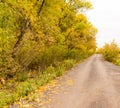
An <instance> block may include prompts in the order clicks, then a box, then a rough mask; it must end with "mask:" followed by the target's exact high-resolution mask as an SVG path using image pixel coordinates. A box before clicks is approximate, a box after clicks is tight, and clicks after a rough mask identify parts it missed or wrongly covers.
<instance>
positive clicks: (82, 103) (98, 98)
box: [28, 54, 120, 108]
mask: <svg viewBox="0 0 120 108" xmlns="http://www.w3.org/2000/svg"><path fill="white" fill-rule="evenodd" d="M42 100H44V101H45V103H44V104H41V103H42V101H38V102H34V103H31V104H30V103H29V106H28V108H120V67H118V66H116V65H113V64H111V63H109V62H107V61H105V60H104V59H103V57H102V55H99V54H95V55H93V56H91V57H90V58H88V59H87V60H86V61H84V62H83V63H81V64H79V65H77V66H76V67H75V68H72V69H71V70H70V71H69V72H68V73H67V74H66V75H65V76H63V77H61V78H59V80H57V81H56V86H54V87H52V88H51V89H49V90H46V91H44V97H43V99H42Z"/></svg>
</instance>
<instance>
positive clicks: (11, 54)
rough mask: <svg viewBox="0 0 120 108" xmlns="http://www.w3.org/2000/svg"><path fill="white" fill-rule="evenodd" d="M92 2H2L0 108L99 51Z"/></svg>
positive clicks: (57, 0)
mask: <svg viewBox="0 0 120 108" xmlns="http://www.w3.org/2000/svg"><path fill="white" fill-rule="evenodd" d="M91 8H92V5H91V3H90V2H89V1H87V0H85V1H84V0H67V1H65V0H51V1H50V0H32V1H30V0H24V1H23V0H1V1H0V107H3V106H5V105H9V104H12V103H14V102H15V101H18V100H19V99H20V97H24V96H26V95H28V93H29V92H31V91H34V90H35V89H36V88H37V87H39V86H41V85H43V84H46V83H47V82H49V81H50V80H52V79H54V78H56V77H58V76H61V75H63V74H64V73H65V71H66V70H67V69H70V68H71V67H72V66H73V65H74V64H75V63H76V62H78V61H81V60H83V59H84V58H87V57H89V56H90V55H92V54H93V53H94V52H95V50H96V37H95V35H96V33H97V29H96V28H95V27H94V26H93V25H92V23H91V22H89V20H88V19H87V18H86V16H85V15H84V12H85V11H86V10H88V9H91Z"/></svg>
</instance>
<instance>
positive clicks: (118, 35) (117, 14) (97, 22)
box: [86, 0, 120, 47]
mask: <svg viewBox="0 0 120 108" xmlns="http://www.w3.org/2000/svg"><path fill="white" fill-rule="evenodd" d="M90 2H91V3H92V5H93V9H92V10H89V11H88V12H87V13H86V14H87V16H88V19H89V20H90V21H91V22H92V23H93V25H94V26H95V27H96V28H97V29H98V34H97V45H98V47H102V46H103V45H104V44H105V43H110V42H112V41H113V40H114V41H115V42H116V43H117V44H118V45H119V46H120V0H90Z"/></svg>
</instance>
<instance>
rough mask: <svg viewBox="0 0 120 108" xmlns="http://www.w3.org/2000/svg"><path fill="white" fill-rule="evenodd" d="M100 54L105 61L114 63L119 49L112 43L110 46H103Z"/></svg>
mask: <svg viewBox="0 0 120 108" xmlns="http://www.w3.org/2000/svg"><path fill="white" fill-rule="evenodd" d="M102 54H103V56H104V58H105V59H106V60H108V61H110V62H113V63H116V60H117V59H118V57H119V55H120V49H119V47H118V46H117V44H116V43H114V42H112V43H111V44H105V46H104V47H103V50H102Z"/></svg>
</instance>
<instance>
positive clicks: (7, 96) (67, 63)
mask: <svg viewBox="0 0 120 108" xmlns="http://www.w3.org/2000/svg"><path fill="white" fill-rule="evenodd" d="M75 64H76V61H75V60H73V59H69V60H64V61H63V62H61V63H58V65H57V66H56V67H53V66H52V65H50V66H49V67H48V68H47V69H46V70H45V71H44V72H41V73H40V74H38V75H36V76H35V77H33V78H28V76H29V75H27V76H26V73H19V74H18V75H17V78H18V79H19V82H11V83H8V84H7V85H6V87H5V88H4V89H3V90H1V91H0V108H1V107H4V106H8V105H10V104H13V103H14V102H16V101H19V99H20V97H25V96H27V95H28V94H29V93H30V92H33V91H35V90H36V89H37V88H38V87H40V86H42V85H44V84H46V83H48V82H49V81H51V80H53V79H55V78H56V77H58V76H61V75H64V74H65V73H66V70H68V69H70V68H72V67H73V66H74V65H75ZM13 83H14V84H13Z"/></svg>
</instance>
